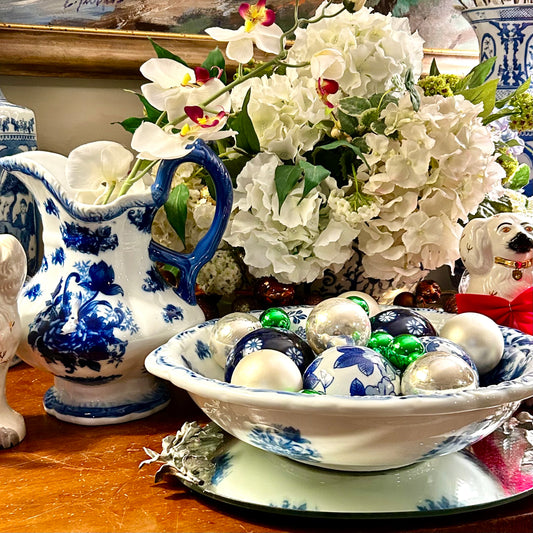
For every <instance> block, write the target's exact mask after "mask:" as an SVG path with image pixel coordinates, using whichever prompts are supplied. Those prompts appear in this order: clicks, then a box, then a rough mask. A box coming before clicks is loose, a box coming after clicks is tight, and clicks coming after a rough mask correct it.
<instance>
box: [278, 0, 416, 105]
mask: <svg viewBox="0 0 533 533" xmlns="http://www.w3.org/2000/svg"><path fill="white" fill-rule="evenodd" d="M338 10H339V5H338V4H331V5H329V6H327V2H324V3H323V4H322V5H321V6H319V7H318V9H317V13H322V12H325V13H326V14H332V13H336V12H337V11H338ZM423 42H424V41H423V39H422V38H421V37H420V36H419V35H418V33H416V32H415V33H414V34H411V31H410V29H409V22H408V20H407V19H406V18H398V17H392V16H390V15H387V16H385V15H381V14H379V13H373V12H372V10H371V9H368V8H366V7H363V8H362V9H360V10H359V11H357V12H355V13H351V14H350V13H346V12H345V13H343V14H342V16H340V17H333V18H325V19H322V20H321V21H319V22H317V23H315V24H310V25H309V26H307V27H306V28H305V29H302V28H300V29H298V30H296V38H295V41H294V44H293V46H292V47H291V49H290V51H289V56H288V61H289V63H291V64H303V63H307V62H311V59H312V58H313V57H316V55H317V54H320V53H321V52H322V51H323V50H325V49H328V50H338V51H339V52H340V53H341V54H342V56H343V58H344V64H345V72H344V74H343V76H341V77H338V78H335V79H336V80H337V81H338V82H339V86H340V88H341V89H342V90H343V91H344V92H345V93H346V94H347V95H349V96H370V95H372V94H375V93H380V92H384V91H387V90H389V89H391V88H393V87H394V86H395V84H396V83H397V80H401V79H403V78H404V76H405V74H406V72H407V70H408V69H411V70H412V71H413V74H414V76H415V79H418V77H419V76H420V72H421V67H422V59H423V55H424V53H423V48H422V47H423ZM310 70H311V67H307V68H306V69H290V70H288V72H287V75H288V76H290V77H297V76H303V75H309V76H310V75H311V72H310ZM306 73H307V74H306Z"/></svg>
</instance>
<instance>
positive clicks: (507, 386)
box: [145, 307, 533, 471]
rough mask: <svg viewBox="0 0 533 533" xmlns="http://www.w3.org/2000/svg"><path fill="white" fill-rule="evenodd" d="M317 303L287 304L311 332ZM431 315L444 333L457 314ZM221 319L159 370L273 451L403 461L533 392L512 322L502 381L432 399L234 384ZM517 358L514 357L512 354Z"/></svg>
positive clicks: (455, 442) (165, 355)
mask: <svg viewBox="0 0 533 533" xmlns="http://www.w3.org/2000/svg"><path fill="white" fill-rule="evenodd" d="M311 309H312V307H292V308H287V309H286V310H287V312H288V313H289V316H290V318H291V323H292V328H291V329H292V330H293V331H295V332H296V333H298V334H299V335H301V336H304V335H305V323H306V319H307V315H308V314H309V312H310V311H311ZM420 312H421V313H422V312H423V313H425V316H427V317H428V318H429V319H430V320H431V322H432V323H433V325H434V326H435V328H436V330H437V332H438V331H439V330H440V328H441V327H442V325H443V324H444V323H445V322H446V320H447V318H449V316H450V315H447V314H446V313H438V312H434V311H430V310H427V311H426V310H420ZM214 323H215V321H208V322H204V323H202V324H199V325H197V326H195V327H193V328H191V329H188V330H186V331H183V332H181V333H179V334H177V335H176V336H174V337H173V338H172V339H171V340H170V341H168V342H167V343H166V344H164V345H163V346H161V347H159V348H158V349H156V350H154V351H153V352H152V353H151V354H150V355H149V356H148V357H147V359H146V361H145V365H146V368H147V369H148V371H149V372H151V373H152V374H155V375H156V376H159V377H161V378H164V379H167V380H169V381H171V382H172V383H173V384H174V385H176V386H178V387H181V388H183V389H185V390H187V391H188V393H189V394H190V396H191V397H192V399H193V400H194V401H195V402H196V403H197V404H198V406H199V407H200V408H201V409H202V410H203V411H204V412H205V413H206V414H207V416H209V417H210V418H211V419H212V420H213V421H214V422H216V423H217V424H218V425H219V426H220V427H222V428H223V429H224V430H225V431H227V432H228V433H230V434H232V435H233V436H235V437H237V438H238V439H240V440H242V441H244V442H247V443H249V444H252V445H254V446H257V447H258V448H261V449H263V450H266V451H269V452H272V453H275V454H278V455H282V456H285V457H288V458H290V459H294V460H296V461H301V462H303V463H307V464H311V465H316V466H320V467H324V468H331V469H336V470H346V471H376V470H387V469H391V468H398V467H402V466H405V465H409V464H413V463H417V462H421V461H424V460H426V459H428V458H430V457H435V456H440V455H446V454H449V453H452V452H456V451H458V450H461V449H463V448H465V447H466V446H468V445H470V444H473V443H474V442H477V441H478V440H480V439H482V438H483V437H485V436H487V435H489V434H490V433H492V432H493V431H494V430H495V429H496V428H497V427H498V426H499V425H501V424H502V423H503V422H504V421H505V420H507V419H508V418H509V417H510V416H511V415H512V413H513V412H514V411H515V410H516V409H517V408H518V406H519V405H520V403H521V402H522V401H523V400H525V399H527V398H529V397H531V396H533V336H529V335H524V334H523V333H521V332H519V331H516V330H514V329H510V328H506V327H502V328H501V329H502V333H503V335H504V338H505V354H504V357H503V358H502V361H501V363H500V365H499V366H498V367H497V369H496V370H495V371H494V372H493V373H492V374H491V377H495V379H497V381H496V382H493V383H492V384H487V385H486V386H483V387H480V388H478V389H475V390H467V391H459V392H454V393H436V394H429V395H424V396H414V395H413V396H390V395H386V396H385V395H384V396H379V395H378V396H363V397H345V396H335V395H318V394H301V393H297V392H279V391H272V390H264V389H251V388H248V387H242V386H236V385H231V384H229V383H226V382H224V369H223V368H222V367H220V366H219V365H218V364H217V363H216V362H215V361H214V359H213V358H212V357H211V353H210V352H209V348H208V342H209V334H210V330H211V328H212V327H213V325H214ZM511 355H512V357H511Z"/></svg>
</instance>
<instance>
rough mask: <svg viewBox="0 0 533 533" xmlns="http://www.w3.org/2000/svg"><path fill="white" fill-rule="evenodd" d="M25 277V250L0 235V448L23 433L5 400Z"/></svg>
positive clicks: (21, 424) (12, 443)
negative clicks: (18, 304) (20, 294)
mask: <svg viewBox="0 0 533 533" xmlns="http://www.w3.org/2000/svg"><path fill="white" fill-rule="evenodd" d="M25 278H26V253H25V252H24V248H23V247H22V245H21V244H20V243H19V241H18V240H17V239H16V238H15V237H13V236H12V235H7V234H6V235H0V448H10V447H11V446H15V445H16V444H18V443H19V442H20V441H21V440H22V439H23V438H24V436H25V435H26V425H25V423H24V418H23V417H22V415H21V414H20V413H17V412H16V411H14V410H13V409H12V408H11V407H10V406H9V404H8V403H7V399H6V387H5V383H6V376H7V371H8V369H9V363H10V362H11V359H12V358H13V357H14V355H15V351H16V349H17V347H18V344H19V342H20V339H21V331H22V330H21V327H20V318H19V314H18V308H17V296H18V294H19V291H20V289H21V287H22V284H23V283H24V279H25Z"/></svg>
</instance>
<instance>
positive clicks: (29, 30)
mask: <svg viewBox="0 0 533 533" xmlns="http://www.w3.org/2000/svg"><path fill="white" fill-rule="evenodd" d="M149 37H150V38H152V39H153V40H154V41H156V42H157V43H158V44H160V45H161V46H163V47H165V48H167V49H169V50H171V51H172V52H174V53H175V54H178V55H179V56H180V57H182V58H183V59H184V60H185V61H187V62H188V63H189V64H190V65H192V66H194V65H200V64H201V63H202V62H203V61H204V59H205V58H206V56H207V54H208V53H209V51H211V50H213V49H214V48H215V47H216V46H217V45H218V46H219V47H220V48H221V50H225V44H224V43H216V42H215V41H214V40H212V39H211V38H210V37H208V36H207V35H185V34H169V33H158V32H139V31H119V30H99V29H90V28H80V29H73V28H66V27H48V28H44V27H39V26H24V25H20V24H2V23H0V50H1V53H0V75H22V76H56V77H82V78H83V77H100V78H116V79H121V78H131V79H136V78H141V77H142V76H141V74H140V73H139V67H140V66H141V65H142V64H143V63H144V62H145V61H147V60H148V59H150V58H151V57H155V53H154V50H153V48H152V45H151V44H150V41H149V39H148V38H149ZM265 58H267V56H266V55H265V54H263V53H262V52H257V51H256V53H255V59H257V60H264V59H265ZM433 58H435V59H436V60H437V63H438V65H439V68H440V70H441V71H442V72H448V73H457V74H466V73H467V72H468V71H469V70H470V68H472V67H473V66H474V65H475V64H476V63H477V61H478V56H477V54H475V53H473V52H468V51H460V50H459V51H454V52H451V51H450V50H426V53H425V56H424V64H423V70H424V72H425V73H427V72H429V66H430V64H431V61H432V59H433ZM235 66H236V64H235V63H234V62H231V61H229V62H228V69H229V71H230V72H231V71H234V70H235Z"/></svg>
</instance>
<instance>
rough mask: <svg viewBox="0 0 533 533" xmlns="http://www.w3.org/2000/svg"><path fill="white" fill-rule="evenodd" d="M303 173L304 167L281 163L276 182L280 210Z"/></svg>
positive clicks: (277, 170)
mask: <svg viewBox="0 0 533 533" xmlns="http://www.w3.org/2000/svg"><path fill="white" fill-rule="evenodd" d="M302 173H303V171H302V168H301V167H299V166H295V165H281V166H279V167H277V168H276V173H275V177H274V182H275V183H276V192H277V193H278V200H279V208H280V210H281V206H282V205H283V202H284V201H285V200H286V199H287V196H288V195H289V193H290V192H291V191H292V190H293V189H294V187H295V186H296V184H297V183H298V180H299V179H300V178H301V177H302Z"/></svg>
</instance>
